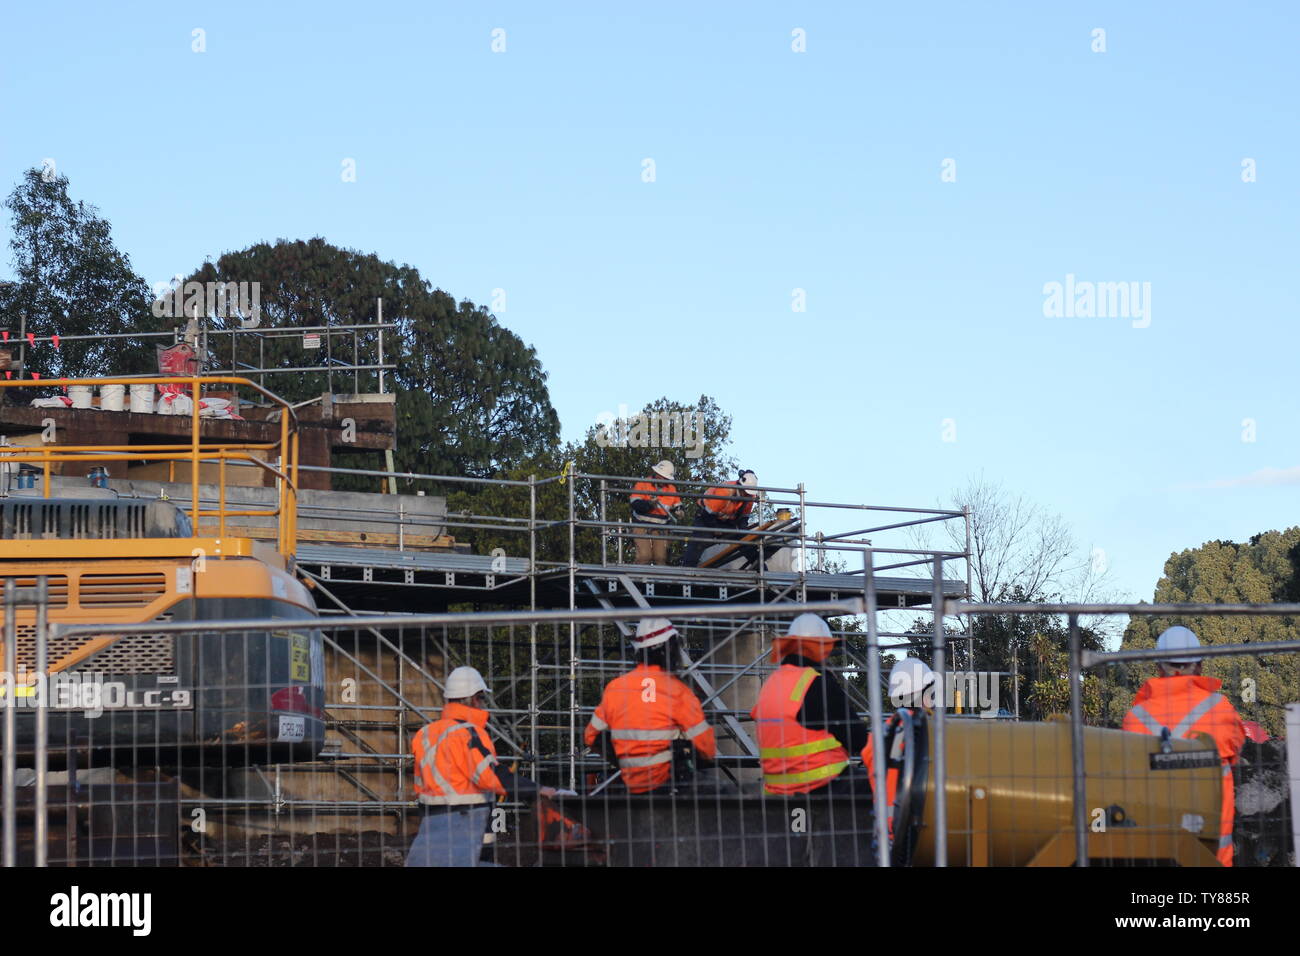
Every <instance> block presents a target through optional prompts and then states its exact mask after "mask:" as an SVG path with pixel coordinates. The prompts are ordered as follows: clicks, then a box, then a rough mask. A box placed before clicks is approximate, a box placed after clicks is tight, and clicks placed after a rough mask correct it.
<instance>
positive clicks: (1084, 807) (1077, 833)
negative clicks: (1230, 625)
mask: <svg viewBox="0 0 1300 956" xmlns="http://www.w3.org/2000/svg"><path fill="white" fill-rule="evenodd" d="M945 610H946V613H948V614H952V615H957V616H961V617H975V616H988V615H994V616H1007V615H1022V614H1023V615H1034V616H1044V615H1046V616H1055V617H1064V618H1065V619H1066V621H1067V629H1068V654H1069V670H1068V680H1069V699H1070V705H1069V727H1070V781H1071V792H1072V820H1073V837H1074V865H1076V866H1085V867H1086V866H1088V865H1089V856H1090V853H1089V832H1090V815H1092V814H1094V812H1095V810H1096V808H1092V807H1089V800H1088V798H1087V773H1086V770H1085V747H1084V727H1085V721H1084V714H1083V678H1084V674H1085V672H1086V671H1088V670H1095V669H1099V668H1103V667H1106V666H1107V665H1111V664H1121V663H1126V662H1135V661H1156V662H1158V661H1161V660H1182V659H1186V658H1187V656H1188V651H1187V650H1186V649H1181V650H1179V649H1171V650H1157V649H1156V648H1154V647H1152V648H1131V649H1127V650H1118V651H1094V650H1089V649H1086V648H1084V647H1083V645H1082V635H1081V629H1080V625H1079V618H1080V617H1084V616H1086V617H1094V616H1113V615H1121V614H1123V615H1130V616H1135V617H1159V618H1166V619H1169V620H1170V622H1171V623H1172V622H1177V621H1179V620H1187V619H1190V618H1195V617H1202V616H1205V617H1232V616H1246V615H1257V616H1269V617H1293V618H1300V604H1201V603H1190V602H1182V603H1157V604H1106V603H1091V604H1090V603H1062V604H1028V603H1024V604H970V603H963V602H960V601H948V602H946V608H945ZM1295 653H1300V640H1294V641H1257V642H1251V643H1242V644H1208V645H1202V646H1200V647H1198V648H1197V649H1196V651H1195V656H1196V657H1197V658H1215V657H1229V656H1257V655H1263V654H1295ZM936 670H938V668H936ZM1292 706H1293V707H1294V706H1295V705H1292ZM1293 754H1294V748H1293ZM1298 773H1300V771H1298V770H1297V767H1296V766H1295V765H1293V766H1292V767H1291V768H1290V771H1289V774H1290V789H1291V794H1292V801H1293V807H1295V801H1296V797H1297V794H1298V793H1300V776H1298ZM944 788H945V781H944V778H943V771H942V768H941V767H939V766H936V784H935V789H936V791H937V792H939V793H944V792H945V789H944ZM941 803H946V801H941ZM1297 809H1300V808H1297ZM1294 813H1295V810H1294V809H1293V814H1294ZM941 835H942V834H941Z"/></svg>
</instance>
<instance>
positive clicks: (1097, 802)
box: [894, 719, 1223, 866]
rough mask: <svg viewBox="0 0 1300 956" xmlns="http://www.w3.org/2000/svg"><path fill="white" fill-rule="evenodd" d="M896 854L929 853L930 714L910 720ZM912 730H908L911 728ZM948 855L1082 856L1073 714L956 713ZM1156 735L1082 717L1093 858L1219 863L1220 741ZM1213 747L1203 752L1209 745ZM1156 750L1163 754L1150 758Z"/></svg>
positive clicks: (949, 737) (1053, 861)
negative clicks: (1032, 717) (1003, 717)
mask: <svg viewBox="0 0 1300 956" xmlns="http://www.w3.org/2000/svg"><path fill="white" fill-rule="evenodd" d="M898 732H899V733H903V734H905V735H907V737H906V738H905V743H904V752H905V753H906V752H907V751H908V750H910V751H911V752H912V760H910V761H904V762H903V763H902V764H900V766H898V767H897V769H898V770H899V783H898V797H897V802H896V806H895V818H894V834H895V862H896V863H908V862H910V863H911V864H913V865H918V866H927V865H931V864H932V863H933V862H934V855H935V846H934V808H935V797H934V764H933V761H931V760H929V759H927V757H928V753H927V751H928V747H929V744H930V741H931V740H932V724H928V723H927V722H926V721H925V720H918V721H916V722H915V723H913V722H912V721H910V720H908V721H904V722H903V726H901V727H900V728H899V730H898ZM907 738H910V739H907ZM945 738H946V746H945V748H944V749H945V751H946V753H947V783H946V791H947V816H948V864H949V865H951V866H1069V865H1072V864H1073V863H1074V861H1075V831H1074V817H1073V812H1074V796H1073V777H1072V775H1071V766H1072V757H1071V746H1070V725H1069V722H1068V721H1066V720H1064V719H1056V720H1049V721H1047V722H1045V723H1013V722H1008V721H1000V720H981V719H965V720H953V719H949V720H948V721H947V722H946V725H945ZM1168 746H1169V750H1170V753H1169V754H1168V755H1165V754H1162V753H1161V751H1162V743H1161V741H1160V740H1159V739H1158V738H1156V737H1152V736H1148V735H1145V734H1133V733H1126V732H1124V731H1120V730H1109V729H1104V728H1098V727H1085V728H1084V753H1085V760H1084V766H1085V787H1086V789H1085V794H1086V800H1085V808H1086V811H1087V812H1086V820H1087V824H1088V856H1089V860H1090V862H1091V863H1092V864H1093V865H1113V866H1126V865H1181V866H1215V865H1217V861H1216V860H1215V857H1214V851H1215V848H1216V846H1217V845H1218V835H1219V807H1220V801H1221V799H1222V779H1223V778H1222V768H1221V766H1220V763H1219V760H1218V753H1217V750H1216V749H1215V747H1214V743H1213V741H1211V740H1210V739H1209V738H1208V737H1202V738H1200V739H1197V740H1174V741H1171V742H1170V743H1169V745H1168ZM1207 751H1208V752H1207ZM1153 754H1155V755H1157V756H1156V757H1155V758H1154V759H1153V756H1152V755H1153Z"/></svg>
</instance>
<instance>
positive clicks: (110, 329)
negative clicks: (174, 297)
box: [0, 169, 164, 378]
mask: <svg viewBox="0 0 1300 956" xmlns="http://www.w3.org/2000/svg"><path fill="white" fill-rule="evenodd" d="M5 207H6V208H7V209H8V210H9V211H10V212H11V213H12V216H13V238H12V239H11V240H10V243H9V245H10V249H11V251H12V265H13V270H14V275H15V279H14V280H13V281H11V282H3V283H0V326H3V328H4V329H5V330H7V331H8V332H9V333H10V336H11V340H16V339H17V337H18V331H19V329H20V328H23V323H24V321H25V323H26V324H25V328H26V331H28V332H30V333H33V334H35V335H37V336H40V337H42V338H44V337H47V336H52V335H57V336H59V337H60V342H59V344H58V346H57V347H56V346H54V345H53V344H45V343H42V344H41V346H40V347H38V348H35V349H28V351H27V368H26V370H25V371H26V372H27V373H31V372H35V373H38V374H40V375H41V376H43V377H46V378H53V377H68V378H76V377H92V376H101V375H110V374H131V373H137V372H148V371H152V370H155V369H156V367H157V366H156V364H155V358H154V344H153V343H151V342H149V341H147V340H145V341H139V340H137V341H134V342H130V341H126V340H122V339H107V338H104V336H109V335H119V334H129V333H140V332H151V331H161V330H162V329H163V328H164V324H163V323H162V322H160V321H159V320H158V319H157V318H155V317H154V316H153V314H152V312H151V311H150V304H151V302H152V298H153V297H152V295H151V294H150V292H149V287H148V285H147V284H146V283H145V281H144V279H142V278H140V276H138V275H136V274H135V272H134V271H133V270H132V268H131V260H130V258H129V257H128V256H127V255H126V254H125V253H123V252H120V251H119V250H118V249H117V247H116V246H115V245H114V244H113V238H112V227H111V224H110V223H109V222H108V220H106V219H103V218H101V217H100V216H99V213H98V211H97V210H96V209H95V207H94V206H89V205H87V204H86V203H84V202H74V201H73V200H72V198H71V197H69V195H68V178H67V177H66V176H63V175H51V174H49V173H48V172H46V171H43V170H40V169H29V170H27V171H26V172H25V173H24V174H23V178H22V180H21V181H20V182H19V183H18V185H17V186H15V187H14V189H13V191H12V192H11V193H10V194H9V196H8V198H7V199H6V200H5ZM79 335H84V336H92V337H93V338H89V339H85V340H76V339H71V340H70V339H69V338H68V337H70V336H79Z"/></svg>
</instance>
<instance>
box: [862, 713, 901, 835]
mask: <svg viewBox="0 0 1300 956" xmlns="http://www.w3.org/2000/svg"><path fill="white" fill-rule="evenodd" d="M900 723H902V718H900V717H899V716H898V712H897V711H895V712H894V713H892V714H890V715H889V716H888V717H887V718H886V719H885V725H884V727H882V728H881V731H882V732H883V733H884V734H885V736H886V737H888V736H889V728H890V725H891V724H900ZM903 746H904V744H903V736H902V734H896V735H895V736H894V743H893V745H892V746H891V747H890V748H889V753H888V754H886V755H885V806H884V809H883V812H884V813H885V819H886V820H888V821H889V835H890V837H891V838H892V837H893V835H894V802H895V800H896V799H897V797H898V767H891V766H889V761H891V760H892V761H894V762H895V763H897V762H899V761H901V760H902V759H903ZM875 752H876V745H875V736H874V735H873V736H870V737H868V738H867V745H866V746H865V747H863V748H862V769H863V770H865V771H866V772H867V780H868V781H869V782H870V784H871V794H872V796H873V797H874V796H875V793H876V766H875V764H874V763H873V762H872V761H873V760H874V759H875Z"/></svg>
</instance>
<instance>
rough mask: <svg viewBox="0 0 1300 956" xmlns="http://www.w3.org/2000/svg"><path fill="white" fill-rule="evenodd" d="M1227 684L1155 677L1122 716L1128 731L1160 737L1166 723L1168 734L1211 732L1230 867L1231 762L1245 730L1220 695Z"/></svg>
mask: <svg viewBox="0 0 1300 956" xmlns="http://www.w3.org/2000/svg"><path fill="white" fill-rule="evenodd" d="M1222 686H1223V682H1222V681H1220V680H1217V679H1215V678H1213V677H1202V676H1200V675H1187V674H1177V675H1174V676H1172V677H1152V678H1151V679H1150V680H1148V681H1147V682H1146V683H1145V684H1143V685H1142V686H1141V687H1140V688H1139V689H1138V692H1137V695H1136V696H1135V697H1134V698H1133V706H1132V707H1131V708H1130V709H1129V712H1128V713H1127V714H1126V715H1125V716H1124V729H1125V730H1128V731H1131V732H1133V733H1139V734H1151V735H1153V736H1156V737H1159V736H1160V735H1161V733H1162V731H1163V730H1164V729H1165V728H1166V727H1168V728H1169V736H1170V737H1174V738H1189V737H1192V736H1194V735H1196V734H1209V735H1210V736H1211V737H1212V738H1213V739H1214V743H1215V746H1216V747H1218V750H1219V759H1220V760H1221V761H1222V762H1223V803H1222V806H1221V808H1220V811H1219V845H1218V853H1217V854H1216V855H1217V856H1218V858H1219V862H1220V863H1222V864H1223V865H1224V866H1232V818H1233V810H1234V803H1235V800H1236V794H1235V791H1234V788H1233V785H1232V765H1233V764H1235V763H1236V762H1237V757H1238V755H1239V754H1240V753H1241V747H1242V744H1244V743H1245V742H1246V728H1245V727H1243V726H1242V723H1241V718H1240V717H1239V716H1238V715H1237V710H1236V708H1235V707H1233V706H1232V704H1231V703H1230V702H1229V701H1228V698H1226V697H1224V696H1223V695H1222V694H1220V693H1219V688H1220V687H1222Z"/></svg>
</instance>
